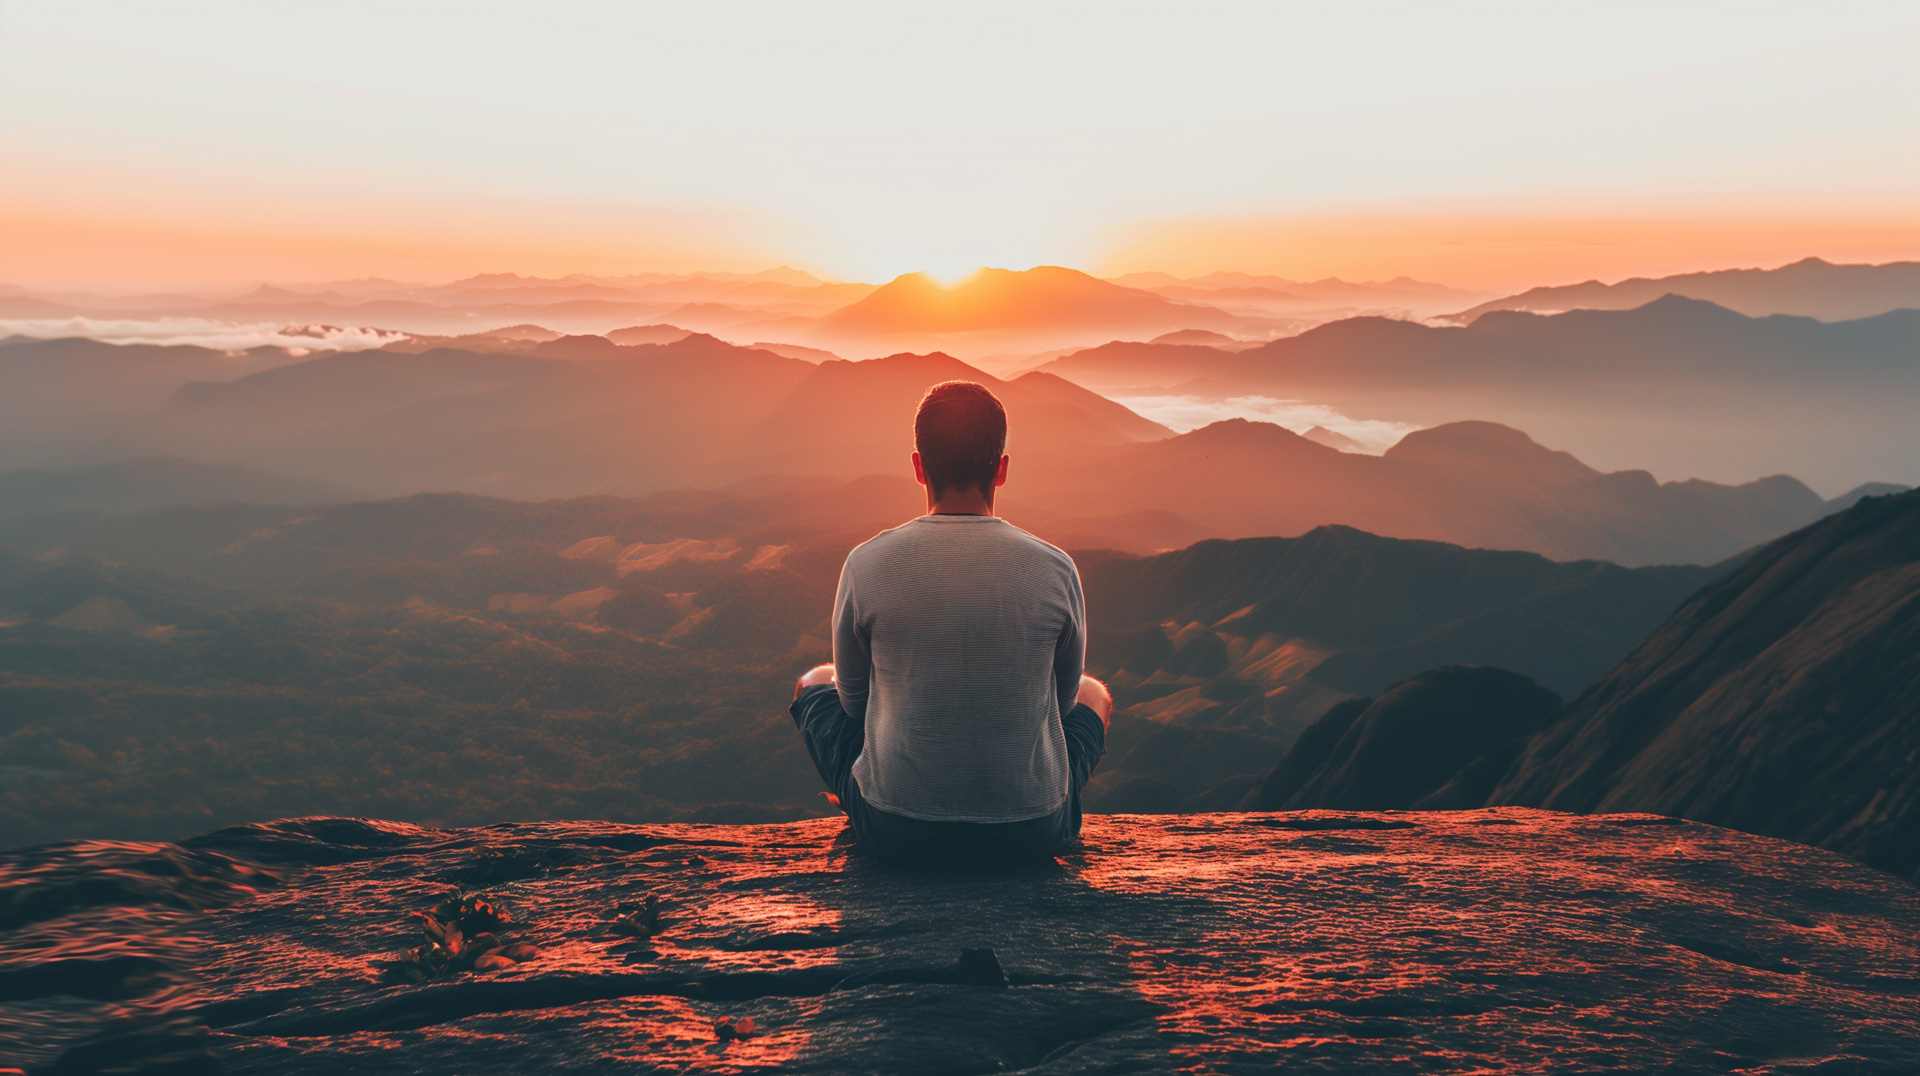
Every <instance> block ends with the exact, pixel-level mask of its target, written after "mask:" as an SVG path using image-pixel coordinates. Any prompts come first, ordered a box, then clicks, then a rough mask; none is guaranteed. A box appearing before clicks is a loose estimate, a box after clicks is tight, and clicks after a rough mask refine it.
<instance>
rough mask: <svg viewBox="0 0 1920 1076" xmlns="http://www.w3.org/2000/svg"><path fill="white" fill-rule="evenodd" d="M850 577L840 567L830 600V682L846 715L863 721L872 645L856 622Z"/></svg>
mask: <svg viewBox="0 0 1920 1076" xmlns="http://www.w3.org/2000/svg"><path fill="white" fill-rule="evenodd" d="M850 561H851V558H849V562H850ZM851 576H852V572H851V571H850V570H849V565H848V564H843V565H841V566H840V589H839V591H838V592H837V593H835V594H834V598H833V682H834V686H835V687H837V688H838V689H839V691H840V705H841V707H842V708H844V709H845V710H846V711H847V716H848V717H851V718H853V719H854V720H855V721H864V720H866V717H867V679H868V677H870V676H871V675H872V673H873V646H872V640H871V639H870V638H869V637H868V635H867V626H866V625H865V624H863V623H861V621H860V603H859V599H858V596H857V595H856V594H855V593H854V585H853V579H852V578H851Z"/></svg>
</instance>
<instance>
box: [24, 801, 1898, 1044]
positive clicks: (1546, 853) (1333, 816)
mask: <svg viewBox="0 0 1920 1076" xmlns="http://www.w3.org/2000/svg"><path fill="white" fill-rule="evenodd" d="M0 886H4V887H5V892H4V893H0V1053H3V1054H10V1055H13V1057H14V1060H11V1061H9V1062H6V1064H13V1065H18V1066H21V1067H24V1068H26V1069H28V1070H29V1071H43V1072H62V1073H76V1072H93V1071H107V1070H118V1071H142V1070H143V1067H144V1069H145V1070H146V1071H162V1070H164V1071H167V1072H173V1073H186V1072H202V1071H226V1072H233V1073H241V1072H275V1073H283V1072H311V1073H329V1074H331V1073H340V1072H354V1073H401V1072H408V1073H415V1072H418V1073H446V1072H462V1073H488V1072H500V1073H516V1074H518V1073H525V1072H529V1071H534V1070H556V1071H578V1072H621V1073H643V1072H676V1073H680V1072H709V1071H711V1072H744V1071H752V1070H778V1071H781V1072H794V1073H802V1072H815V1073H836V1074H838V1073H862V1072H876V1073H924V1074H940V1073H952V1074H962V1073H989V1072H1008V1071H1016V1070H1025V1071H1031V1072H1036V1073H1067V1072H1116V1073H1117V1072H1173V1071H1178V1072H1241V1071H1249V1072H1250V1071H1261V1072H1266V1071H1271V1070H1272V1069H1274V1068H1275V1067H1276V1066H1277V1065H1279V1066H1285V1067H1286V1069H1287V1071H1296V1072H1354V1071H1371V1070H1376V1069H1378V1070H1391V1071H1436V1072H1494V1071H1497V1072H1506V1073H1525V1072H1542V1073H1545V1072H1553V1073H1563V1072H1633V1073H1644V1072H1714V1073H1725V1072H1740V1073H1822V1074H1830V1073H1834V1074H1837V1073H1879V1072H1886V1073H1911V1072H1915V1071H1920V890H1916V889H1914V888H1913V887H1912V886H1910V885H1908V884H1907V883H1905V882H1903V881H1900V880H1898V879H1896V878H1893V877H1892V876H1890V875H1886V874H1882V873H1879V872H1877V871H1874V870H1871V869H1869V868H1866V867H1862V866H1860V865H1858V864H1855V863H1853V862H1851V861H1849V860H1846V859H1843V858H1841V857H1839V856H1836V855H1833V854H1831V853H1828V852H1823V851H1820V850H1817V849H1814V848H1809V847H1805V846H1802V845H1796V844H1791V843H1787V842H1783V841H1778V840H1771V839H1767V838H1762V837H1754V836H1748V835H1745V834H1740V833H1735V832H1731V831H1728V830H1723V829H1716V828H1714V827H1711V826H1705V825H1699V824H1694V823H1687V822H1679V821H1675V820H1673V819H1668V818H1661V817H1656V816H1650V815H1608V816H1578V815H1565V814H1555V813H1549V812H1542V811H1533V810H1523V809H1517V808H1505V809H1493V810H1485V811H1464V812H1454V813H1367V814H1356V813H1334V812H1296V813H1286V814H1246V815H1224V814H1223V815H1189V816H1156V817H1150V818H1149V817H1137V816H1113V817H1097V818H1094V819H1091V820H1090V821H1089V824H1088V827H1087V833H1086V839H1085V847H1084V850H1082V851H1080V852H1078V853H1076V854H1074V855H1072V856H1069V857H1065V858H1063V859H1062V860H1061V861H1060V862H1059V863H1058V864H1057V865H1054V866H1050V867H1047V868H1044V869H1040V868H1033V869H1027V870H1021V871H1016V872H1009V873H1003V874H995V875H942V874H927V873H910V872H906V871H900V870H896V869H892V868H888V867H885V866H882V865H879V864H876V863H874V862H873V861H871V860H870V859H868V858H867V857H865V856H864V855H863V854H861V853H860V852H858V851H857V850H855V849H853V848H852V847H851V845H850V844H849V843H848V838H847V836H846V834H845V833H844V831H843V829H842V826H841V825H840V824H839V823H838V822H836V821H815V822H799V823H792V824H787V825H769V826H615V825H606V824H596V823H578V822H572V823H540V824H524V825H502V826H495V827H488V828H485V829H470V830H434V829H425V828H420V827H416V826H408V825H400V824H393V823H380V822H367V821H360V820H350V819H304V820H297V821H285V822H275V823H269V824H264V825H258V826H247V827H241V828H237V829H229V830H222V831H219V832H217V833H213V834H210V835H208V836H206V837H202V838H198V839H195V840H191V841H187V842H184V843H183V844H180V845H135V844H108V843H99V842H93V843H83V844H70V845H59V846H48V847H43V848H38V849H26V850H20V851H16V852H11V853H6V854H4V855H0ZM475 892H480V893H483V894H485V895H486V899H487V900H490V901H491V903H492V904H493V906H494V912H493V914H492V915H491V917H487V916H482V921H478V922H475V921H468V922H465V923H464V924H462V923H460V922H458V920H459V919H460V917H461V916H462V915H470V914H473V913H474V909H473V907H472V905H471V903H470V904H469V907H468V908H467V909H465V910H464V911H463V910H462V909H459V908H456V907H453V906H452V905H450V904H447V903H446V902H448V901H449V900H450V899H453V900H455V901H457V898H459V897H460V896H462V895H465V894H472V893H475ZM649 898H651V900H650V899H649ZM437 905H439V906H442V907H441V911H440V912H438V913H434V914H436V915H437V919H435V920H433V921H429V920H428V919H426V918H422V917H420V916H418V915H415V914H414V913H418V912H423V911H427V910H429V909H432V908H434V907H435V906H437ZM463 925H464V928H465V929H464V932H463V930H462V927H463ZM476 934H484V935H488V936H487V937H482V938H480V939H479V940H477V941H476V940H475V938H474V935H476ZM403 951H411V952H413V953H415V954H417V956H418V958H417V959H413V958H408V959H402V960H399V961H397V962H393V963H383V962H389V961H395V954H396V953H399V952H403ZM476 952H480V953H481V955H480V956H479V957H478V958H476V956H475V953H476ZM469 966H471V967H473V968H474V969H475V970H462V969H464V968H467V967H469Z"/></svg>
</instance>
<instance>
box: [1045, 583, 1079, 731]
mask: <svg viewBox="0 0 1920 1076" xmlns="http://www.w3.org/2000/svg"><path fill="white" fill-rule="evenodd" d="M1066 587H1067V622H1066V623H1065V624H1064V625H1062V626H1061V628H1060V638H1059V640H1058V641H1057V642H1055V643H1054V646H1053V675H1054V679H1055V680H1056V681H1057V682H1058V684H1059V688H1060V716H1062V717H1065V716H1066V714H1067V711H1068V710H1071V709H1073V703H1074V700H1075V699H1077V698H1079V696H1080V676H1081V674H1082V673H1083V672H1084V671H1085V670H1086V666H1087V605H1086V599H1085V597H1083V596H1082V595H1081V593H1080V569H1079V568H1077V567H1075V566H1074V565H1073V563H1072V562H1071V561H1069V562H1068V564H1067V577H1066Z"/></svg>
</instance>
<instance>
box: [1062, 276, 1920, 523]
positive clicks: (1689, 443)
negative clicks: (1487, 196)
mask: <svg viewBox="0 0 1920 1076" xmlns="http://www.w3.org/2000/svg"><path fill="white" fill-rule="evenodd" d="M1038 369H1040V370H1042V371H1044V372H1047V373H1052V374H1057V375H1059V376H1060V377H1063V378H1066V379H1067V380H1069V381H1072V382H1074V383H1076V384H1079V385H1084V386H1086V387H1087V388H1090V389H1092V390H1094V391H1095V392H1099V393H1102V394H1104V395H1107V396H1111V397H1114V398H1117V399H1127V398H1132V397H1160V396H1187V397H1192V398H1195V399H1203V400H1210V401H1227V400H1232V399H1235V398H1241V397H1266V398H1271V399H1278V400H1299V401H1309V402H1312V403H1315V404H1319V405H1323V406H1326V407H1329V408H1332V409H1333V410H1335V411H1338V412H1340V413H1342V414H1344V415H1348V416H1352V417H1354V418H1362V419H1373V420H1384V421H1392V422H1400V423H1405V424H1408V425H1413V426H1433V425H1439V424H1441V423H1444V422H1450V421H1454V420H1459V419H1491V420H1494V421H1498V422H1501V423H1503V424H1505V425H1509V426H1518V427H1520V428H1523V429H1526V430H1528V431H1529V432H1531V433H1533V434H1534V435H1535V436H1537V437H1541V438H1542V439H1550V440H1551V441H1553V442H1554V443H1557V444H1561V445H1564V446H1566V447H1568V448H1570V449H1572V450H1573V451H1576V452H1578V453H1579V454H1580V455H1581V456H1582V457H1584V458H1588V459H1596V458H1598V459H1604V458H1606V457H1607V456H1608V455H1611V456H1612V457H1613V458H1618V457H1619V455H1620V454H1621V451H1622V446H1623V445H1625V444H1629V443H1630V444H1632V445H1633V446H1634V452H1633V456H1634V457H1636V458H1638V459H1639V460H1641V461H1644V462H1642V463H1641V464H1640V465H1641V466H1655V467H1658V468H1659V469H1661V470H1664V471H1667V472H1668V473H1673V472H1676V471H1677V472H1679V473H1682V474H1703V473H1704V474H1715V475H1726V474H1728V473H1733V474H1742V473H1744V474H1755V473H1761V474H1764V473H1767V472H1768V471H1790V472H1792V473H1794V474H1796V475H1799V476H1800V477H1802V478H1805V479H1807V480H1809V481H1813V482H1815V483H1818V484H1822V485H1826V486H1829V487H1830V488H1833V487H1838V488H1844V487H1846V486H1851V485H1854V484H1857V483H1858V482H1860V481H1861V480H1863V479H1874V478H1878V479H1891V480H1898V481H1903V482H1907V483H1909V484H1912V483H1914V482H1915V481H1916V480H1920V471H1916V470H1915V461H1916V460H1920V441H1917V440H1916V439H1915V435H1914V433H1913V429H1914V426H1913V424H1912V423H1911V422H1908V421H1906V419H1905V415H1906V412H1907V411H1908V410H1910V409H1911V408H1912V406H1913V403H1914V401H1915V400H1920V310H1898V311H1893V312H1891V313H1884V314H1879V315H1876V316H1874V317H1869V318H1862V319H1858V320H1853V321H1841V322H1832V323H1828V322H1821V321H1817V320H1815V319H1813V318H1806V317H1786V316H1771V317H1763V318H1753V317H1747V316H1745V315H1743V314H1740V313H1737V312H1734V311H1732V310H1728V309H1726V308H1724V307H1720V306H1716V305H1714V304H1713V303H1710V302H1706V301H1704V300H1698V299H1687V298H1681V297H1678V296H1672V295H1669V296H1665V297H1663V298H1659V299H1656V300H1654V301H1652V302H1649V303H1646V304H1644V305H1641V306H1638V307H1635V308H1633V309H1629V310H1576V311H1571V312H1567V313H1561V314H1552V315H1544V314H1533V313H1526V312H1520V311H1505V310H1496V311H1492V312H1489V313H1487V314H1485V315H1483V316H1481V317H1479V318H1477V319H1475V320H1474V321H1473V322H1472V323H1471V324H1469V325H1466V326H1464V327H1460V326H1432V325H1424V324H1420V323H1416V322H1411V321H1401V320H1394V319H1389V318H1376V317H1365V318H1349V319H1347V320H1344V321H1336V322H1331V323H1328V324H1325V325H1321V326H1318V327H1316V328H1313V329H1309V330H1307V331H1306V332H1303V333H1300V334H1299V335H1297V336H1291V337H1286V338H1283V339H1279V340H1273V341H1270V342H1268V343H1265V344H1262V345H1260V346H1258V347H1253V348H1249V349H1246V350H1238V351H1226V350H1223V349H1220V348H1214V347H1208V346H1205V345H1197V344H1152V343H1131V342H1119V341H1116V342H1113V343H1108V344H1104V345H1102V346H1100V347H1096V348H1089V349H1084V350H1081V351H1078V352H1074V353H1072V354H1069V355H1066V356H1063V357H1061V358H1058V359H1055V360H1053V361H1051V362H1048V363H1045V364H1043V365H1041V366H1040V367H1038Z"/></svg>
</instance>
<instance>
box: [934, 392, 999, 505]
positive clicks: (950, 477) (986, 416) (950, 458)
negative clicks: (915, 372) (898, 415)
mask: <svg viewBox="0 0 1920 1076" xmlns="http://www.w3.org/2000/svg"><path fill="white" fill-rule="evenodd" d="M913 445H914V448H915V449H917V450H918V455H919V468H918V469H919V471H920V474H921V476H922V480H923V481H925V482H926V484H927V492H928V493H929V494H930V495H931V496H932V497H933V498H934V499H936V500H937V499H939V498H941V497H943V496H946V495H948V494H950V493H956V492H964V491H967V490H974V489H977V490H978V491H979V492H980V495H981V496H983V497H985V498H986V499H987V501H988V503H992V500H993V488H994V486H996V485H998V484H999V483H1000V482H1003V481H1005V477H1004V476H1005V473H1006V472H1005V468H1004V467H1003V466H1002V456H1003V454H1004V453H1005V452H1006V449H1007V409H1006V408H1004V407H1002V406H1000V401H999V400H998V399H995V398H994V395H993V393H991V392H988V391H987V387H986V386H985V385H979V384H975V383H974V382H972V381H943V382H941V383H940V384H938V385H935V386H934V387H932V388H930V389H928V390H927V394H926V395H925V396H923V397H921V398H920V410H919V411H918V412H916V413H915V414H914V416H913Z"/></svg>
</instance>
